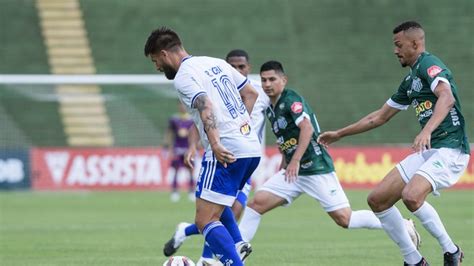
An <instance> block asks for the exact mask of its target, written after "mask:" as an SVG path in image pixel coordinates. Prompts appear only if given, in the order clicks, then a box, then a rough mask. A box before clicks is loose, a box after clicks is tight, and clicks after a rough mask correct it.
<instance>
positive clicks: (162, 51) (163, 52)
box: [160, 50, 169, 58]
mask: <svg viewBox="0 0 474 266" xmlns="http://www.w3.org/2000/svg"><path fill="white" fill-rule="evenodd" d="M160 55H161V56H162V57H164V58H166V57H168V56H169V55H168V51H166V50H160Z"/></svg>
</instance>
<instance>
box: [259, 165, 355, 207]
mask: <svg viewBox="0 0 474 266" xmlns="http://www.w3.org/2000/svg"><path fill="white" fill-rule="evenodd" d="M259 190H265V191H268V192H270V193H272V194H275V195H277V196H278V197H281V198H284V199H285V200H286V201H287V202H288V203H287V204H285V205H290V204H291V203H292V202H293V201H294V200H295V199H296V198H298V197H299V196H300V195H301V194H302V193H306V194H308V195H309V196H310V197H312V198H314V199H316V200H317V201H319V203H320V204H321V206H322V207H323V208H324V210H325V211H326V212H332V211H335V210H339V209H342V208H346V207H350V205H349V200H348V199H347V197H346V194H345V193H344V190H343V189H342V187H341V184H340V183H339V180H338V178H337V175H336V173H335V172H331V173H328V174H322V175H310V176H298V178H297V179H296V181H295V182H293V183H288V182H286V181H285V171H284V170H281V171H279V172H278V173H276V174H275V175H274V176H272V177H271V178H270V179H268V180H267V181H266V182H265V183H264V184H263V185H262V187H261V188H260V189H259Z"/></svg>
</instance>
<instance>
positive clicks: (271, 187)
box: [249, 171, 303, 208]
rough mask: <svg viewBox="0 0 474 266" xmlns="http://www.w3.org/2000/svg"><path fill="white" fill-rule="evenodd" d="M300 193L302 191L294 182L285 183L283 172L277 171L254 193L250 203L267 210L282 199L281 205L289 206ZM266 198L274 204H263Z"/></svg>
mask: <svg viewBox="0 0 474 266" xmlns="http://www.w3.org/2000/svg"><path fill="white" fill-rule="evenodd" d="M264 192H266V193H264ZM301 193H303V191H302V190H301V188H300V187H298V186H297V185H296V182H292V183H288V182H287V181H285V172H284V171H279V172H277V173H276V174H274V175H273V176H272V177H270V178H269V179H268V180H267V181H266V182H265V183H264V184H263V185H262V186H261V187H260V188H259V190H258V191H257V192H256V193H255V196H254V198H253V200H252V203H253V204H258V205H265V207H266V208H269V207H272V206H274V204H275V203H274V202H279V200H281V199H283V200H284V201H283V204H285V205H290V204H291V203H292V202H293V201H294V200H295V199H296V198H297V197H299V196H300V195H301ZM266 198H268V199H272V200H273V201H274V202H272V203H271V204H267V203H265V202H264V199H266ZM249 206H250V205H249ZM278 206H279V205H278Z"/></svg>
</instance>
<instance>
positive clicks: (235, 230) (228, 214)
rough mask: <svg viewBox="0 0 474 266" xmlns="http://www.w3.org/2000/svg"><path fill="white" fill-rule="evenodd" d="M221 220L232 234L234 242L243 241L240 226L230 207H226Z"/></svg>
mask: <svg viewBox="0 0 474 266" xmlns="http://www.w3.org/2000/svg"><path fill="white" fill-rule="evenodd" d="M221 222H222V224H223V225H224V226H225V228H226V229H227V231H228V232H229V234H230V235H231V236H232V239H233V240H234V243H239V242H240V241H242V235H241V234H240V230H239V226H238V225H237V221H236V220H235V217H234V213H233V212H232V209H231V208H230V207H225V208H224V211H223V212H222V214H221Z"/></svg>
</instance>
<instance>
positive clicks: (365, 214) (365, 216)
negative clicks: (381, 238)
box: [347, 210, 382, 229]
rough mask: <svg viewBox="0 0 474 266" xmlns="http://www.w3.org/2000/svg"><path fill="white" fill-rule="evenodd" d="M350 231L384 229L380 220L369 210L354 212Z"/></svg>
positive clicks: (350, 221) (350, 222) (349, 227)
mask: <svg viewBox="0 0 474 266" xmlns="http://www.w3.org/2000/svg"><path fill="white" fill-rule="evenodd" d="M347 228H348V229H356V228H368V229H382V224H381V223H380V220H379V219H378V218H377V216H375V214H374V213H373V212H371V211H368V210H361V211H352V214H351V218H350V220H349V226H348V227H347Z"/></svg>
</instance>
